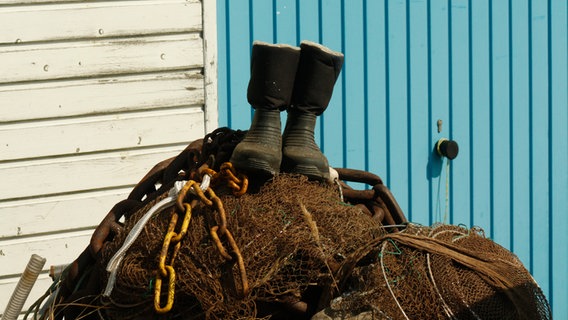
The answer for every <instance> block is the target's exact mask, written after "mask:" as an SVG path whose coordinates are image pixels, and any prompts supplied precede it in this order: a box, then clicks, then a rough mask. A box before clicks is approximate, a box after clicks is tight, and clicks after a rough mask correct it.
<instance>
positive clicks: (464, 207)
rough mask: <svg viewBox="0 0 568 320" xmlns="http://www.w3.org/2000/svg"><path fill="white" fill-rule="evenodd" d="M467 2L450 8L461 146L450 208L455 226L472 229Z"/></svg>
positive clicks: (455, 119)
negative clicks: (461, 225) (463, 225)
mask: <svg viewBox="0 0 568 320" xmlns="http://www.w3.org/2000/svg"><path fill="white" fill-rule="evenodd" d="M468 11H469V7H468V2H467V1H466V0H459V1H452V3H451V6H450V15H451V16H450V18H451V24H450V26H449V27H450V28H451V36H450V43H451V45H450V50H451V52H450V68H451V69H450V70H451V72H450V76H451V80H450V81H451V82H450V85H451V89H450V97H451V98H450V103H451V107H450V123H449V126H450V130H451V132H450V137H449V138H450V139H452V140H456V141H457V142H458V144H459V146H460V154H459V156H458V158H456V159H455V160H453V161H452V162H451V178H450V179H451V182H450V183H451V187H450V188H451V191H450V193H451V195H450V197H451V198H450V207H451V211H452V220H450V221H451V222H452V223H454V224H460V223H463V224H465V225H468V226H471V223H472V217H471V215H472V213H471V202H472V199H471V190H470V188H471V184H470V178H471V177H470V167H471V164H470V140H469V139H470V134H471V133H470V130H471V125H470V119H471V116H470V114H469V111H470V107H469V103H470V99H469V95H470V92H469V67H468V63H469V40H468V34H469V26H468Z"/></svg>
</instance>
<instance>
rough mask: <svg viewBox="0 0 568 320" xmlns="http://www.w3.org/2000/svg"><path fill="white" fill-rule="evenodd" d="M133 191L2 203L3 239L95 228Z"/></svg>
mask: <svg viewBox="0 0 568 320" xmlns="http://www.w3.org/2000/svg"><path fill="white" fill-rule="evenodd" d="M141 178H142V177H140V178H139V179H141ZM135 180H136V179H134V181H135ZM130 190H131V188H118V189H110V190H101V191H94V192H86V193H76V194H69V195H62V196H55V197H40V198H33V199H26V200H19V201H9V202H0V217H2V224H0V239H1V238H3V237H18V236H30V235H34V234H38V233H49V232H57V231H61V230H73V229H81V228H85V227H90V228H93V227H95V226H97V225H98V224H99V223H100V222H101V221H102V219H103V218H104V217H105V216H106V214H107V213H108V212H109V211H110V209H111V208H112V207H113V206H114V204H116V203H118V202H119V201H121V200H123V199H126V197H127V196H128V194H129V193H130Z"/></svg>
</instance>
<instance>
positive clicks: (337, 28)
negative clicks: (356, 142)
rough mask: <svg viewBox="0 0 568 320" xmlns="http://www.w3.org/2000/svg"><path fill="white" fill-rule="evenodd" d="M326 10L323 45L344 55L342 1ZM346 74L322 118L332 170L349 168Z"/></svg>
mask: <svg viewBox="0 0 568 320" xmlns="http://www.w3.org/2000/svg"><path fill="white" fill-rule="evenodd" d="M321 6H322V7H321V10H322V14H321V16H322V21H321V28H322V32H323V33H322V38H321V42H322V44H323V45H325V46H327V47H329V48H330V49H332V50H335V51H340V52H343V51H344V48H343V42H342V36H341V35H342V32H343V26H342V23H341V22H342V19H341V15H342V7H341V1H339V0H331V1H325V2H322V3H321ZM344 86H345V73H344V72H343V71H342V72H341V73H340V75H339V78H338V79H337V82H336V83H335V87H334V89H333V96H332V97H331V101H330V102H329V106H328V107H327V110H326V111H325V112H324V113H323V114H322V115H321V116H320V118H319V121H320V122H321V123H322V126H323V127H322V128H323V130H322V134H321V140H322V142H321V144H320V146H321V147H322V150H323V152H324V153H325V155H326V157H327V159H328V161H329V165H330V166H332V167H345V159H343V150H344V149H345V148H346V146H345V144H344V140H343V135H344V134H345V132H344V131H343V125H342V119H343V113H342V110H343V105H344V103H343V101H344V98H343V97H344V94H345V91H344Z"/></svg>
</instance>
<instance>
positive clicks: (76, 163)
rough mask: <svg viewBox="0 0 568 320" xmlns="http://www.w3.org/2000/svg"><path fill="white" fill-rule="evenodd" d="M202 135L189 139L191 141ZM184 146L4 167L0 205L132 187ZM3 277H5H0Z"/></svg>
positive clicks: (27, 162) (2, 166)
mask: <svg viewBox="0 0 568 320" xmlns="http://www.w3.org/2000/svg"><path fill="white" fill-rule="evenodd" d="M201 137H202V134H197V133H195V136H189V137H188V141H192V140H196V139H198V138H201ZM185 147H186V144H184V145H178V146H168V147H161V148H152V149H142V150H139V149H134V150H124V151H117V152H110V153H101V154H89V155H82V156H74V157H63V158H53V159H42V160H31V161H17V162H8V163H2V164H0V177H2V184H0V201H6V200H10V199H16V198H23V197H25V198H31V197H40V196H46V195H52V194H60V193H71V192H79V191H83V190H96V189H102V188H113V187H121V186H130V185H133V184H135V183H137V182H138V181H139V180H140V179H141V178H142V177H143V176H144V174H146V172H148V170H149V169H151V168H152V167H153V166H154V165H155V164H157V163H158V162H160V161H162V160H165V159H168V158H171V157H173V156H175V155H177V154H179V152H180V151H181V150H183V149H184V148H185ZM0 274H1V273H0Z"/></svg>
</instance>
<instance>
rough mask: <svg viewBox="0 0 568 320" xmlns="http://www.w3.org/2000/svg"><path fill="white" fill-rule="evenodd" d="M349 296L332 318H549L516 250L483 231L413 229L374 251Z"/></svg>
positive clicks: (449, 227)
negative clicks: (363, 314)
mask: <svg viewBox="0 0 568 320" xmlns="http://www.w3.org/2000/svg"><path fill="white" fill-rule="evenodd" d="M370 248H373V249H371V250H369V252H370V254H371V255H376V258H377V259H376V260H374V261H373V263H371V264H369V265H366V266H362V267H360V268H356V269H355V270H354V272H353V273H352V277H351V279H350V281H351V283H352V284H353V287H352V288H351V289H350V291H351V292H350V293H349V294H344V295H343V296H342V297H340V298H338V299H336V300H334V301H332V303H331V306H330V307H329V308H328V310H327V312H328V313H329V312H334V313H340V314H353V310H358V311H359V312H364V311H366V313H367V314H371V315H372V317H373V318H376V319H527V320H528V319H551V318H552V315H551V310H550V306H549V305H548V302H547V300H546V298H545V296H544V294H543V293H542V291H541V289H540V288H539V287H538V285H537V284H536V282H535V281H534V279H533V278H532V276H531V275H530V273H529V272H528V271H527V270H526V269H525V268H524V267H523V265H522V264H521V262H520V261H519V260H518V258H517V257H516V256H515V255H514V254H512V253H511V252H510V251H508V250H506V249H505V248H503V247H501V246H499V245H498V244H496V243H495V242H493V241H492V240H490V239H487V238H486V237H485V236H484V235H483V231H482V230H481V229H479V228H474V229H466V228H464V227H460V226H452V225H435V226H432V227H424V226H417V225H413V224H409V226H408V227H407V228H406V229H405V230H404V231H403V232H401V233H398V234H389V235H386V236H385V237H384V238H383V239H381V240H380V241H378V242H376V245H372V246H371V247H370Z"/></svg>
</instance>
